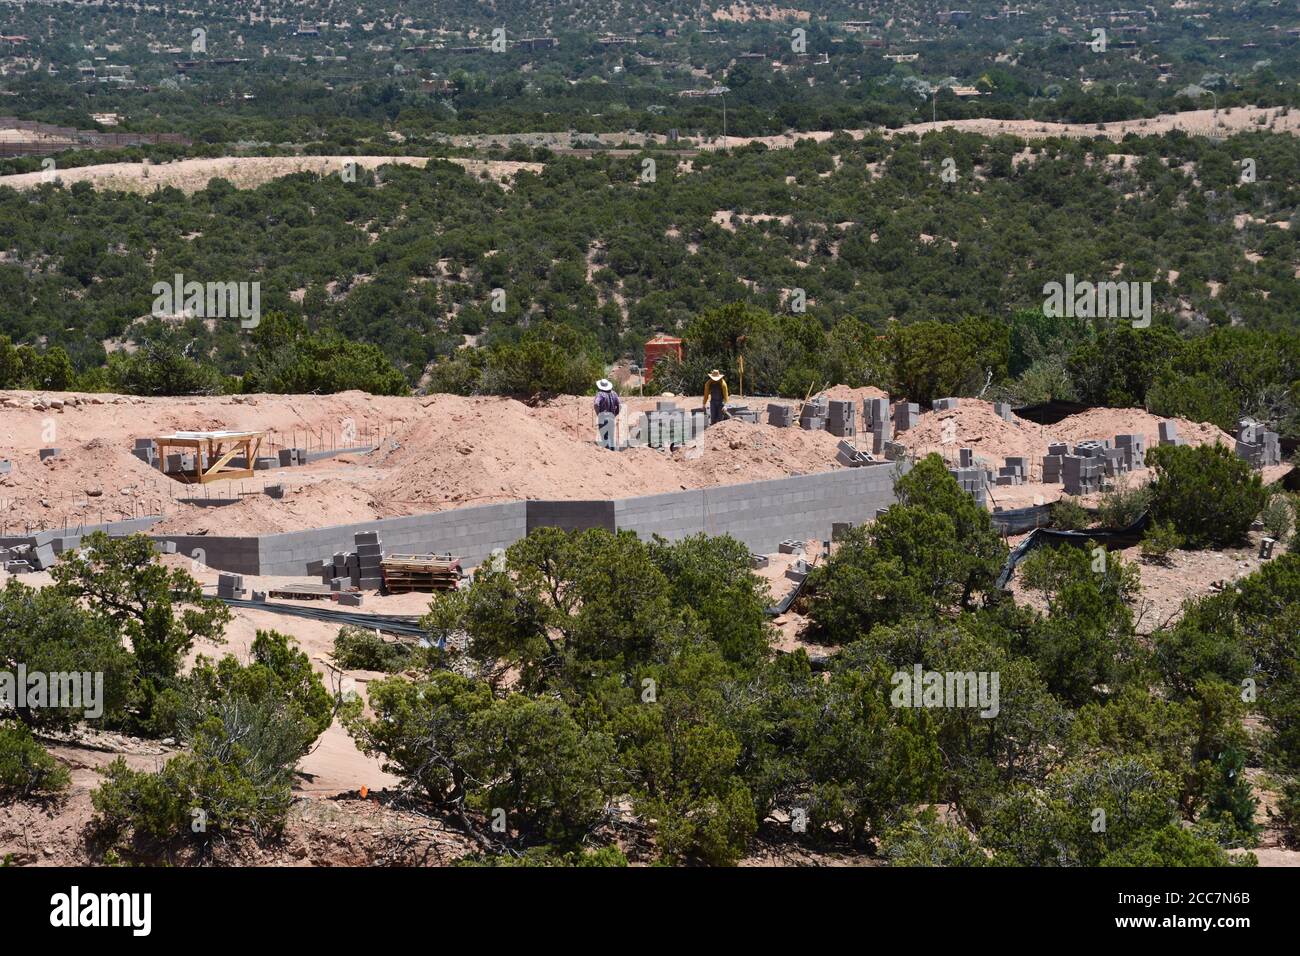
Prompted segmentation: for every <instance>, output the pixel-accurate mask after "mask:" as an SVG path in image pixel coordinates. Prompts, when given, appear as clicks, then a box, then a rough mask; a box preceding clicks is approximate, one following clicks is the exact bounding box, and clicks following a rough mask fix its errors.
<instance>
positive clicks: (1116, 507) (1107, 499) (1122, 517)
mask: <svg viewBox="0 0 1300 956" xmlns="http://www.w3.org/2000/svg"><path fill="white" fill-rule="evenodd" d="M1150 505H1151V489H1150V487H1148V486H1147V485H1137V486H1135V487H1130V486H1129V484H1128V482H1127V481H1126V480H1125V479H1124V478H1121V479H1119V481H1117V482H1116V484H1115V487H1114V488H1113V489H1112V490H1111V491H1107V492H1105V493H1104V494H1103V495H1102V496H1101V500H1100V501H1098V502H1097V518H1098V521H1099V522H1100V524H1101V527H1103V528H1127V527H1128V526H1129V525H1131V524H1132V523H1133V522H1135V521H1137V520H1138V518H1141V517H1142V515H1144V514H1145V513H1146V511H1147V508H1149V507H1150Z"/></svg>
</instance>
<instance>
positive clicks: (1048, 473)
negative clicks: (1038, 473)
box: [1043, 442, 1070, 485]
mask: <svg viewBox="0 0 1300 956" xmlns="http://www.w3.org/2000/svg"><path fill="white" fill-rule="evenodd" d="M1069 453H1070V446H1069V445H1067V444H1066V443H1065V442H1052V443H1051V444H1049V445H1048V446H1047V454H1046V455H1044V456H1043V481H1044V483H1046V484H1049V485H1055V484H1059V483H1060V481H1061V470H1062V464H1061V459H1062V458H1064V457H1065V456H1066V455H1068V454H1069Z"/></svg>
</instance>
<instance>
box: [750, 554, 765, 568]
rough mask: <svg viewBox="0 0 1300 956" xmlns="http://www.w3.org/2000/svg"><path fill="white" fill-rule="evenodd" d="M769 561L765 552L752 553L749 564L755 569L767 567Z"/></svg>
mask: <svg viewBox="0 0 1300 956" xmlns="http://www.w3.org/2000/svg"><path fill="white" fill-rule="evenodd" d="M768 563H769V561H768V557H767V555H765V554H751V555H750V556H749V566H750V567H751V568H753V569H754V570H755V571H758V570H759V569H761V568H765V567H767V565H768Z"/></svg>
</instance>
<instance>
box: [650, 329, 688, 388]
mask: <svg viewBox="0 0 1300 956" xmlns="http://www.w3.org/2000/svg"><path fill="white" fill-rule="evenodd" d="M670 355H671V356H673V357H674V358H675V359H676V360H677V361H679V362H680V361H681V360H682V340H681V339H679V338H674V337H673V336H671V335H664V334H663V333H662V332H660V333H659V334H658V335H656V336H655V337H654V338H652V339H651V340H650V341H649V342H647V343H646V344H645V380H646V381H647V382H648V381H650V379H651V377H652V376H653V375H654V370H655V365H656V364H658V362H659V361H660V360H661V359H664V358H667V357H668V356H670Z"/></svg>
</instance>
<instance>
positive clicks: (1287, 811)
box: [1270, 780, 1300, 846]
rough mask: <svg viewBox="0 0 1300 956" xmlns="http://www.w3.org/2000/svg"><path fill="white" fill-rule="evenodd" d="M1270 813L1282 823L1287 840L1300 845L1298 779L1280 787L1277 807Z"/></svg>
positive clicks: (1299, 784)
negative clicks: (1280, 794) (1280, 793)
mask: <svg viewBox="0 0 1300 956" xmlns="http://www.w3.org/2000/svg"><path fill="white" fill-rule="evenodd" d="M1270 815H1271V816H1272V817H1273V819H1275V820H1277V821H1278V822H1279V823H1280V824H1281V825H1282V829H1283V831H1284V832H1285V834H1286V840H1287V842H1288V843H1289V844H1291V845H1292V846H1297V845H1300V780H1290V781H1288V782H1287V783H1286V784H1285V785H1284V786H1283V787H1282V796H1281V797H1279V798H1278V801H1277V809H1276V810H1274V811H1271V812H1270Z"/></svg>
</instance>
